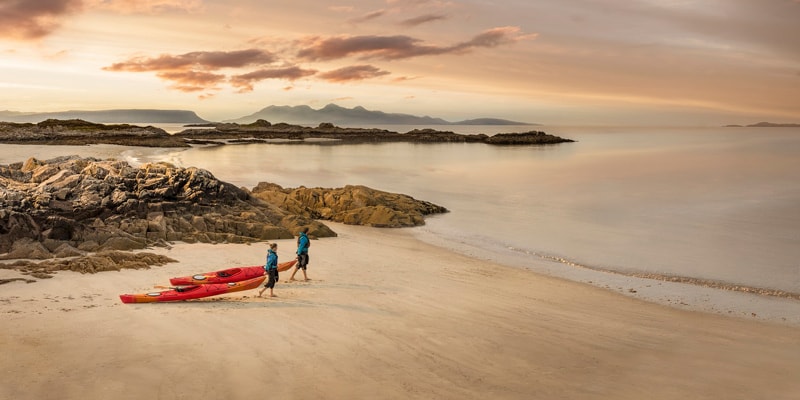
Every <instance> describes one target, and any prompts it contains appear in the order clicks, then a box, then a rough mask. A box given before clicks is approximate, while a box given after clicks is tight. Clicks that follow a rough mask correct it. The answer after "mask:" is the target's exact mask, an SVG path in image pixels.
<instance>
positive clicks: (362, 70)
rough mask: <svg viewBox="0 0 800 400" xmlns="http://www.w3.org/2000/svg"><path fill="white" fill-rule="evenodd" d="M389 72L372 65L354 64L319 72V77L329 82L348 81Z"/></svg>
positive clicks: (375, 76)
mask: <svg viewBox="0 0 800 400" xmlns="http://www.w3.org/2000/svg"><path fill="white" fill-rule="evenodd" d="M390 73H391V72H389V71H383V70H381V69H379V68H377V67H374V66H372V65H354V66H350V67H344V68H339V69H336V70H333V71H329V72H325V73H323V74H320V75H319V77H320V78H322V79H324V80H326V81H329V82H348V81H361V80H365V79H371V78H377V77H379V76H384V75H389V74H390Z"/></svg>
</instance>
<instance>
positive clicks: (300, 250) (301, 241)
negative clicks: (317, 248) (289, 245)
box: [289, 227, 311, 281]
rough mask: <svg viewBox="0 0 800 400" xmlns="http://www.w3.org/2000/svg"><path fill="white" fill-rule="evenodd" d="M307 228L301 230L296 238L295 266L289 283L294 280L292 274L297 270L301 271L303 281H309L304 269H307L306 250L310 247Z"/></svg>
mask: <svg viewBox="0 0 800 400" xmlns="http://www.w3.org/2000/svg"><path fill="white" fill-rule="evenodd" d="M307 234H308V227H305V228H303V230H302V231H300V234H299V235H298V236H297V266H296V267H295V268H294V272H292V276H290V277H289V280H290V281H293V280H294V274H296V273H297V271H299V270H301V269H302V270H303V279H305V280H309V279H308V275H306V268H308V248H309V247H311V242H310V241H309V240H308V235H307Z"/></svg>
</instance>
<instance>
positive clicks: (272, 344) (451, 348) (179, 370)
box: [0, 224, 800, 400]
mask: <svg viewBox="0 0 800 400" xmlns="http://www.w3.org/2000/svg"><path fill="white" fill-rule="evenodd" d="M332 227H333V228H334V229H335V230H336V231H337V232H339V233H340V237H338V238H331V239H322V240H315V241H312V246H311V252H310V254H311V263H310V266H309V270H308V273H309V277H311V278H312V280H311V281H309V282H287V279H288V278H289V275H290V274H289V273H282V274H281V280H280V282H279V283H278V284H277V287H276V289H275V293H276V294H277V295H278V296H279V297H277V298H263V299H259V298H255V297H254V296H255V294H256V291H255V290H253V291H249V292H240V293H233V294H229V295H225V296H221V297H217V298H208V299H202V300H194V301H187V302H179V303H154V304H132V305H129V304H122V303H121V302H120V300H119V298H118V295H119V294H121V293H138V292H147V291H152V290H153V286H154V285H165V284H168V279H169V278H170V277H173V276H181V275H189V274H193V273H198V272H206V271H213V270H216V269H221V268H228V267H232V266H243V265H256V264H260V263H262V261H263V259H264V255H265V252H266V245H264V244H258V245H249V246H248V245H203V244H194V245H187V244H179V245H176V246H174V247H173V248H172V249H169V250H168V249H157V250H156V252H158V253H162V254H166V255H168V256H170V257H173V258H175V259H178V260H180V262H179V263H174V264H168V265H167V266H164V267H156V268H153V269H150V270H138V271H134V270H127V271H122V272H106V273H100V274H96V275H81V274H78V273H72V272H60V273H58V274H57V275H56V276H55V277H54V278H52V279H48V280H42V281H39V282H36V283H32V284H25V283H23V282H12V283H9V284H5V285H0V321H1V325H0V353H2V356H1V357H0V399H3V400H5V399H79V398H80V399H143V398H147V399H194V398H204V399H215V398H224V399H259V398H274V399H351V398H380V399H473V398H474V399H477V398H480V399H748V400H750V399H787V400H788V399H798V398H800V328H797V327H792V326H785V325H774V324H769V323H764V322H758V321H750V320H746V319H737V318H731V317H725V316H718V315H711V314H703V313H697V312H690V311H683V310H678V309H674V308H669V307H666V306H661V305H656V304H651V303H646V302H643V301H640V300H637V299H632V298H629V297H625V296H622V295H620V294H617V293H613V292H610V291H607V290H603V289H599V288H595V287H592V286H588V285H583V284H579V283H574V282H569V281H565V280H560V279H556V278H549V277H544V276H540V275H536V274H533V273H531V272H528V271H523V270H520V269H514V268H509V267H504V266H500V265H494V264H490V263H486V262H483V261H479V260H476V259H472V258H468V257H464V256H460V255H457V254H454V253H450V252H448V251H445V250H442V249H440V248H436V247H432V246H429V245H427V244H425V243H422V242H420V241H418V240H416V239H414V238H413V237H412V235H411V234H410V232H409V231H407V230H380V229H373V228H363V227H352V226H344V225H338V224H332ZM278 243H279V249H278V254H279V256H280V261H287V260H289V259H291V257H292V255H293V250H294V242H293V241H292V240H282V241H278ZM0 273H2V275H0V278H10V277H15V275H14V273H12V272H10V271H5V270H0ZM301 275H302V274H298V277H300V276H301Z"/></svg>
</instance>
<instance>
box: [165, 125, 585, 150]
mask: <svg viewBox="0 0 800 400" xmlns="http://www.w3.org/2000/svg"><path fill="white" fill-rule="evenodd" d="M175 136H176V137H182V138H184V139H186V141H187V143H192V144H201V143H203V144H207V143H209V141H212V140H217V141H218V144H225V143H226V142H227V143H253V142H268V141H282V142H281V143H290V144H291V143H294V144H299V143H310V142H311V141H310V140H311V139H327V140H335V141H337V142H339V143H342V144H347V143H350V144H352V143H371V142H412V143H486V144H501V145H512V144H513V145H545V144H556V143H567V142H572V141H573V140H571V139H565V138H562V137H558V136H554V135H549V134H547V133H544V132H538V131H531V132H523V133H501V134H497V135H493V136H489V135H485V134H460V133H455V132H450V131H438V130H435V129H414V130H411V131H409V132H406V133H399V132H392V131H388V130H385V129H363V128H341V127H337V126H334V125H333V124H330V123H322V124H320V125H319V126H318V127H316V128H309V127H303V126H298V125H289V124H283V123H280V124H270V123H269V122H268V121H264V120H258V121H256V122H254V123H252V124H247V125H239V124H232V123H225V124H216V125H215V126H214V128H213V129H187V130H184V131H182V132H180V133H177V134H175ZM323 143H326V144H330V143H331V142H323Z"/></svg>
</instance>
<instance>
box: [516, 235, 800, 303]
mask: <svg viewBox="0 0 800 400" xmlns="http://www.w3.org/2000/svg"><path fill="white" fill-rule="evenodd" d="M508 249H509V250H511V251H515V252H518V253H522V254H525V255H529V256H535V257H539V258H541V259H543V260H546V261H553V262H557V263H559V264H563V265H567V266H570V267H575V268H583V269H587V270H591V271H597V272H603V273H609V274H615V275H622V276H628V277H631V278H641V279H652V280H657V281H665V282H675V283H683V284H688V285H695V286H702V287H707V288H712V289H723V290H730V291H733V292H743V293H750V294H756V295H761V296H772V297H779V298H784V299H793V300H800V293H796V292H789V291H784V290H778V289H769V288H763V287H756V286H747V285H741V284H735V283H729V282H723V281H717V280H713V279H702V278H693V277H689V276H680V275H673V274H660V273H653V272H633V271H619V270H614V269H611V268H607V267H598V266H591V265H586V264H581V263H577V262H575V261H572V260H568V259H566V258H563V257H557V256H551V255H547V254H540V253H536V252H531V251H528V250H524V249H518V248H514V247H508Z"/></svg>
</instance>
